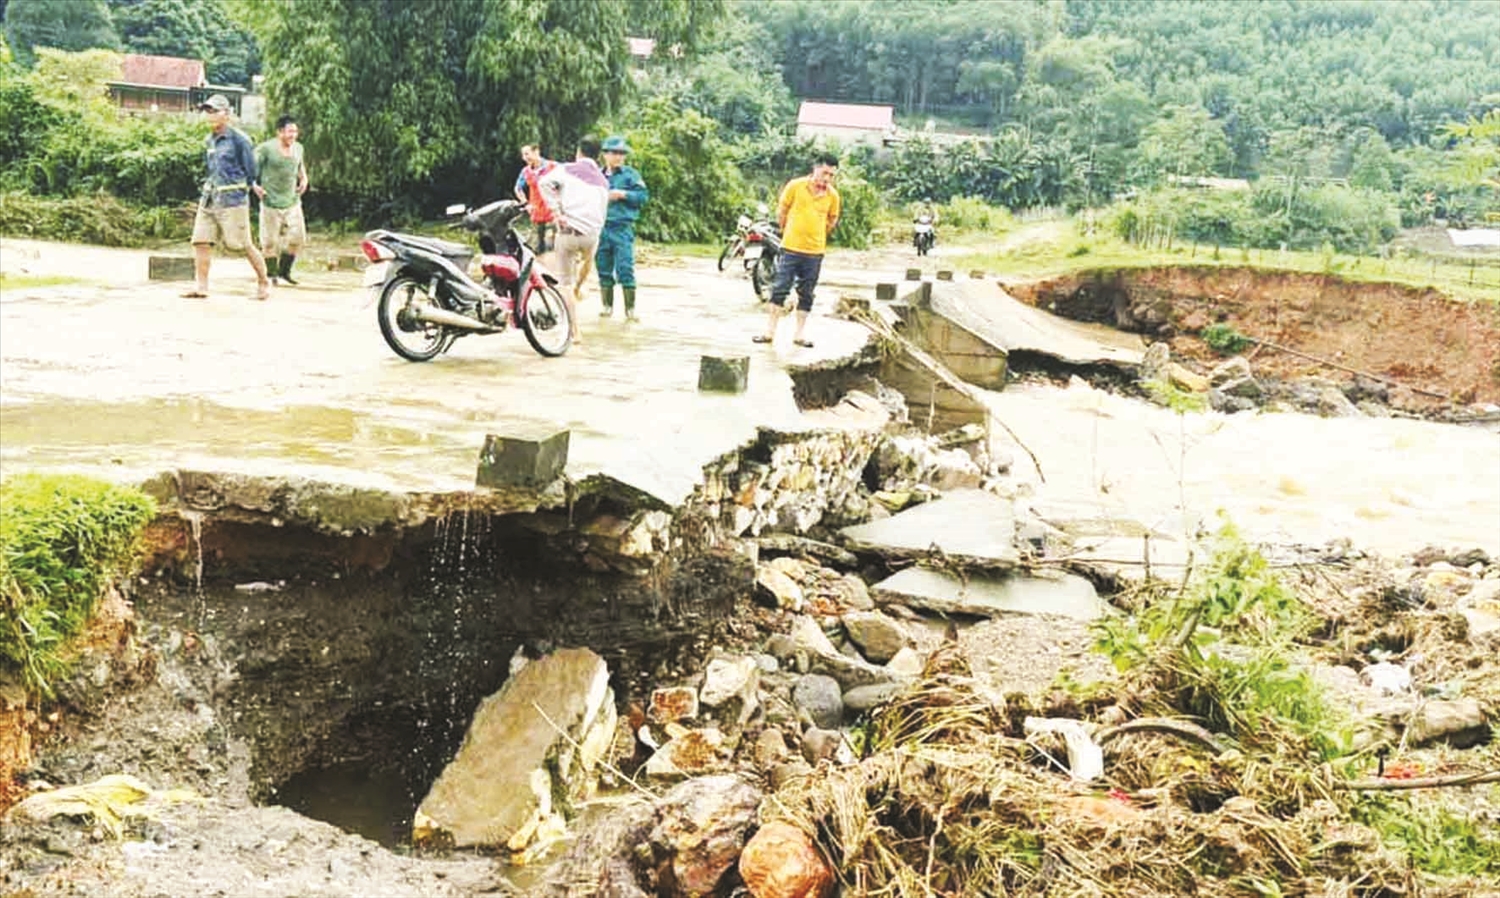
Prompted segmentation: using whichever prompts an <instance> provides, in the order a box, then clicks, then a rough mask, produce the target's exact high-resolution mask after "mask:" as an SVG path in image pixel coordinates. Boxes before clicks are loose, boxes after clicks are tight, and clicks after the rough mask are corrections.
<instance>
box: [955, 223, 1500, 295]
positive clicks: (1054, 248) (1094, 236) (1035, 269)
mask: <svg viewBox="0 0 1500 898" xmlns="http://www.w3.org/2000/svg"><path fill="white" fill-rule="evenodd" d="M1088 230H1089V229H1087V228H1085V227H1083V226H1082V225H1081V224H1080V223H1079V222H1077V221H1069V222H1047V223H1045V224H1042V225H1036V226H1030V227H1023V228H1021V229H1018V230H1017V231H1016V232H1015V233H1013V234H1011V235H1009V236H1008V238H1007V241H1006V245H1003V246H1002V247H1001V248H999V249H993V248H991V249H977V248H976V249H975V250H974V251H973V252H969V253H965V254H963V255H961V256H957V257H955V258H954V259H953V267H954V268H977V269H983V270H985V271H991V272H996V273H999V274H1003V275H1008V276H1011V277H1020V278H1044V277H1057V276H1059V275H1065V274H1071V273H1074V272H1078V271H1086V270H1093V269H1116V268H1157V267H1165V266H1183V265H1197V266H1205V267H1218V268H1261V269H1267V270H1272V271H1295V272H1299V273H1305V274H1329V275H1334V276H1336V277H1339V278H1342V279H1344V280H1347V281H1356V282H1361V283H1391V284H1401V285H1404V286H1408V287H1415V288H1418V289H1425V288H1434V289H1437V290H1440V291H1442V292H1443V293H1446V294H1448V295H1449V296H1452V297H1454V298H1456V299H1465V300H1482V301H1487V302H1493V303H1497V304H1500V267H1497V266H1495V265H1494V264H1485V263H1482V262H1480V261H1478V260H1473V261H1471V262H1467V263H1466V262H1461V261H1454V260H1450V259H1439V258H1424V257H1414V256H1407V255H1400V256H1396V257H1392V258H1389V259H1381V258H1378V257H1374V256H1356V255H1348V254H1343V253H1329V252H1326V251H1323V252H1315V251H1306V250H1285V251H1281V250H1272V249H1242V248H1240V247H1227V246H1225V247H1215V246H1205V245H1201V244H1193V243H1179V244H1175V245H1173V246H1172V247H1171V248H1165V247H1160V246H1142V245H1138V244H1134V243H1129V242H1126V241H1124V240H1121V239H1120V238H1118V237H1115V236H1113V235H1110V234H1108V233H1106V232H1105V230H1104V229H1103V228H1102V227H1101V228H1095V229H1092V231H1091V232H1087V233H1086V231H1088Z"/></svg>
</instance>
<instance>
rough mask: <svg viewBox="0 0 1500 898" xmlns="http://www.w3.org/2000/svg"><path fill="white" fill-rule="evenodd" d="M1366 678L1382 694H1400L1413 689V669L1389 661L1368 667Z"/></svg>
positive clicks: (1365, 670)
mask: <svg viewBox="0 0 1500 898" xmlns="http://www.w3.org/2000/svg"><path fill="white" fill-rule="evenodd" d="M1364 679H1365V682H1366V683H1368V684H1369V685H1370V687H1371V688H1372V689H1374V690H1375V691H1376V692H1379V693H1380V694H1381V695H1399V694H1401V693H1403V692H1408V691H1410V690H1411V671H1409V670H1407V669H1406V668H1404V667H1402V666H1401V665H1399V664H1392V663H1390V662H1389V661H1381V662H1379V663H1377V664H1371V665H1370V666H1369V667H1366V668H1365V669H1364Z"/></svg>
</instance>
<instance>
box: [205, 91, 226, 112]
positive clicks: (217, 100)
mask: <svg viewBox="0 0 1500 898" xmlns="http://www.w3.org/2000/svg"><path fill="white" fill-rule="evenodd" d="M198 108H199V109H200V110H202V111H204V112H229V111H231V110H232V109H233V108H234V107H232V106H230V105H229V98H228V97H226V96H224V95H223V94H214V95H213V96H211V97H209V98H208V99H207V100H204V101H203V102H202V103H199V104H198Z"/></svg>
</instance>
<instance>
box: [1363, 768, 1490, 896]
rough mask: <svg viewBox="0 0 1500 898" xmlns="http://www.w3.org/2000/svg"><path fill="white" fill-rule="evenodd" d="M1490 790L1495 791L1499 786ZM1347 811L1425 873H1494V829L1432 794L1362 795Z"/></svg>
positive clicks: (1445, 874) (1458, 874) (1446, 874)
mask: <svg viewBox="0 0 1500 898" xmlns="http://www.w3.org/2000/svg"><path fill="white" fill-rule="evenodd" d="M1494 791H1495V792H1496V793H1497V794H1500V789H1497V790H1494ZM1351 814H1352V816H1353V817H1354V819H1356V820H1358V821H1359V822H1361V823H1364V824H1365V825H1367V826H1370V827H1372V828H1373V829H1375V830H1376V831H1377V832H1379V833H1380V836H1381V838H1382V839H1383V840H1384V841H1385V843H1386V844H1387V845H1388V846H1390V847H1391V848H1394V849H1396V850H1397V851H1400V852H1402V853H1403V854H1405V855H1406V856H1407V857H1410V858H1411V861H1412V864H1413V865H1414V866H1416V867H1417V869H1419V870H1422V871H1423V872H1425V873H1431V874H1434V875H1437V876H1474V877H1480V878H1484V879H1488V880H1490V881H1494V880H1495V878H1496V877H1500V831H1497V830H1496V829H1495V828H1493V827H1489V826H1484V825H1481V824H1480V823H1476V822H1475V821H1474V820H1473V819H1472V818H1470V817H1465V816H1461V815H1460V814H1459V813H1458V812H1456V811H1454V810H1453V809H1452V808H1450V807H1447V806H1444V805H1442V804H1440V803H1439V800H1438V799H1434V798H1431V797H1428V796H1414V797H1408V796H1404V795H1399V796H1397V795H1380V794H1368V795H1364V796H1361V798H1360V799H1359V801H1358V802H1356V803H1355V805H1354V807H1353V808H1352V809H1351Z"/></svg>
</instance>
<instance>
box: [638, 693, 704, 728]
mask: <svg viewBox="0 0 1500 898" xmlns="http://www.w3.org/2000/svg"><path fill="white" fill-rule="evenodd" d="M646 714H647V716H649V717H650V718H651V720H652V721H653V722H654V723H677V722H678V721H681V720H692V719H693V718H695V717H697V716H698V693H697V691H696V690H694V689H692V688H691V687H688V686H673V687H671V688H668V689H658V690H656V691H655V692H652V693H651V707H650V708H649V709H647V711H646Z"/></svg>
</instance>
